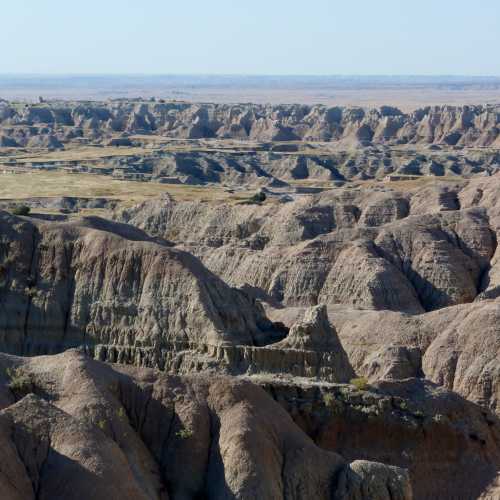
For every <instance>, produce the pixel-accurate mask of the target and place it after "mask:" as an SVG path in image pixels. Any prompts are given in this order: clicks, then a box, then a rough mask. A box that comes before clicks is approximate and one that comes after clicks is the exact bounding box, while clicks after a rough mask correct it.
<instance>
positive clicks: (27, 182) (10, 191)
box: [0, 171, 248, 205]
mask: <svg viewBox="0 0 500 500" xmlns="http://www.w3.org/2000/svg"><path fill="white" fill-rule="evenodd" d="M162 193H168V194H170V195H171V196H172V197H173V198H174V199H175V200H178V201H194V200H199V201H213V202H223V201H225V202H232V201H234V202H237V201H239V200H241V199H244V198H245V197H247V196H248V193H244V192H240V193H228V192H226V191H224V189H222V188H219V187H215V186H184V185H176V184H174V185H171V184H160V183H156V182H138V181H126V180H125V181H122V180H118V179H113V178H112V177H109V176H104V175H93V174H71V173H67V172H59V171H51V172H47V171H44V172H35V171H33V172H23V173H16V174H14V173H5V174H1V173H0V199H14V200H22V199H26V198H31V197H59V196H75V197H84V198H98V197H102V198H109V199H114V200H118V201H120V202H122V203H123V204H124V205H133V204H135V203H140V202H141V201H144V200H146V199H148V198H153V197H156V196H159V195H161V194H162Z"/></svg>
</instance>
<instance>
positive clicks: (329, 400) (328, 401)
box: [323, 392, 335, 406]
mask: <svg viewBox="0 0 500 500" xmlns="http://www.w3.org/2000/svg"><path fill="white" fill-rule="evenodd" d="M334 401H335V398H334V397H333V394H330V393H329V392H327V393H325V394H323V403H325V405H326V406H332V405H333V402H334Z"/></svg>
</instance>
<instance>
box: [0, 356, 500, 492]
mask: <svg viewBox="0 0 500 500" xmlns="http://www.w3.org/2000/svg"><path fill="white" fill-rule="evenodd" d="M0 375H1V376H2V379H1V382H0V395H1V403H0V407H1V408H2V411H1V412H0V428H1V429H2V432H1V434H0V436H1V439H2V443H3V446H2V447H1V448H2V453H3V457H4V462H3V463H6V464H7V463H8V464H9V467H6V468H4V467H2V471H1V475H0V488H2V490H0V491H2V493H5V494H7V495H10V496H9V498H13V499H17V498H23V499H24V498H35V497H37V498H81V497H82V495H83V496H92V497H93V498H101V497H102V498H105V497H107V498H148V499H149V498H155V499H156V498H162V499H165V498H173V499H177V498H178V499H180V498H185V499H189V498H199V497H200V496H203V497H206V498H255V497H256V496H257V497H258V498H296V499H305V498H312V497H314V498H325V499H327V498H328V499H330V498H335V499H337V498H338V499H351V498H352V499H361V498H363V499H364V498H370V499H374V500H378V499H388V500H389V499H410V498H417V499H424V498H436V497H437V498H479V497H481V498H490V497H491V498H494V495H495V494H496V492H497V490H496V489H495V488H496V485H495V481H496V472H497V470H498V464H499V458H500V456H499V449H498V439H499V429H500V428H499V421H498V419H496V418H495V417H494V416H493V415H491V414H486V413H484V412H481V411H480V410H479V408H477V407H476V406H475V405H472V404H471V403H467V402H465V401H463V400H462V399H461V398H460V397H458V396H456V395H453V394H451V393H448V392H447V391H444V390H442V389H437V388H436V387H434V386H432V385H431V384H428V383H422V382H419V381H417V380H409V381H406V382H402V383H384V384H380V385H378V386H375V387H373V388H371V390H369V391H366V390H363V391H359V390H357V389H354V388H353V387H350V386H340V385H331V384H330V385H328V384H326V385H325V384H323V385H314V384H313V385H305V386H300V385H296V384H290V383H283V382H281V383H277V382H276V381H269V380H267V381H266V380H264V381H260V385H262V386H263V388H264V389H266V391H268V393H269V394H270V395H266V393H265V391H263V390H262V389H261V388H259V387H257V386H256V385H254V384H252V383H250V382H249V381H245V380H242V379H238V378H233V379H227V378H224V377H220V376H218V377H217V376H216V377H212V378H210V379H207V378H206V377H199V376H193V375H191V376H184V377H178V376H169V375H164V374H160V373H158V372H155V371H153V370H150V369H137V368H130V367H123V366H121V367H120V366H116V365H115V366H111V365H105V364H101V363H98V362H95V361H91V360H89V359H88V358H87V357H85V356H84V355H82V354H81V353H78V352H76V351H67V352H66V353H65V354H61V355H57V356H43V357H35V358H19V357H15V356H8V355H2V356H0ZM255 381H258V379H255ZM29 393H33V394H31V395H30V394H29ZM271 396H272V397H271ZM273 398H274V399H275V400H276V401H277V402H279V404H278V403H277V402H276V401H273ZM280 406H281V408H280ZM285 410H286V411H285ZM290 415H291V416H292V417H293V420H295V423H293V421H292V418H290ZM299 427H300V428H302V430H300V429H299ZM13 429H15V431H14V432H13ZM307 434H309V436H310V437H308V436H307ZM311 438H312V439H311ZM396 441H397V443H396ZM337 450H342V452H343V453H345V455H346V456H348V457H349V458H348V460H346V459H345V458H343V457H342V456H341V455H339V454H338V453H337V452H336V451H337ZM381 458H383V459H384V462H389V463H391V464H393V465H391V466H388V465H383V464H382V463H380V459H381ZM397 464H401V465H403V467H404V468H400V467H398V465H397ZM405 469H407V470H405ZM68 478H70V479H71V481H68ZM14 484H15V485H16V486H15V487H14V486H13V485H14ZM412 490H413V492H414V496H413V495H412ZM488 495H490V496H488Z"/></svg>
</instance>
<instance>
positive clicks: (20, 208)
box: [12, 205, 31, 215]
mask: <svg viewBox="0 0 500 500" xmlns="http://www.w3.org/2000/svg"><path fill="white" fill-rule="evenodd" d="M30 212H31V208H30V207H28V206H27V205H17V207H14V208H13V209H12V213H13V214H14V215H28V214H29V213H30Z"/></svg>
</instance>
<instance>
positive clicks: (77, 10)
mask: <svg viewBox="0 0 500 500" xmlns="http://www.w3.org/2000/svg"><path fill="white" fill-rule="evenodd" d="M0 21H1V22H0V47H1V56H0V73H66V74H67V73H87V74H88V73H156V74H173V73H181V74H189V73H205V74H206V73H211V74H212V73H213V74H294V75H299V74H308V75H313V74H317V75H330V74H371V75H373V74H425V75H430V74H438V75H443V74H450V75H451V74H456V75H500V0H342V1H339V0H133V1H132V0H4V1H2V6H1V14H0Z"/></svg>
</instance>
